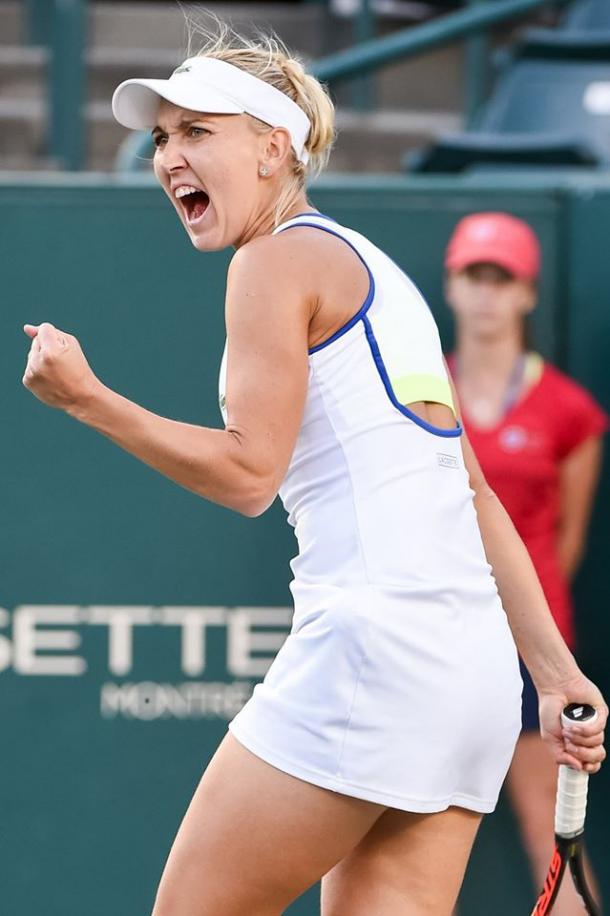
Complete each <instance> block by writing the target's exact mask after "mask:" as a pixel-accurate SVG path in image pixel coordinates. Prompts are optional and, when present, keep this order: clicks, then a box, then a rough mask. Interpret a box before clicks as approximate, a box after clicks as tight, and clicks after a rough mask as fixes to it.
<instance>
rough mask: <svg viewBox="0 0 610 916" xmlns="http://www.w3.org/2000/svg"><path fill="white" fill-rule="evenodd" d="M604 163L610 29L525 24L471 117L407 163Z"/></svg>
mask: <svg viewBox="0 0 610 916" xmlns="http://www.w3.org/2000/svg"><path fill="white" fill-rule="evenodd" d="M486 162H493V163H495V162H502V163H505V164H508V163H514V164H515V165H528V164H531V165H540V164H543V163H544V162H547V163H548V164H549V165H555V166H557V165H565V166H588V167H591V166H599V167H606V168H608V167H610V35H609V36H608V37H606V36H604V35H597V36H591V35H590V34H589V36H588V38H587V40H585V38H584V37H583V35H582V33H578V34H577V35H576V36H575V35H574V34H573V33H568V32H564V33H561V35H560V34H559V33H557V32H550V31H548V30H535V31H531V32H530V33H529V34H528V35H527V36H526V39H525V41H524V42H523V43H522V44H521V45H520V46H519V47H518V48H517V50H516V51H515V54H514V55H513V57H512V58H511V61H510V63H509V64H507V65H506V66H505V67H504V70H503V74H502V76H501V78H500V81H499V83H498V85H497V87H496V90H495V92H494V94H493V96H492V98H491V99H490V101H489V102H488V104H487V105H486V107H485V109H484V111H483V112H482V115H481V117H480V118H479V120H478V123H477V124H476V129H475V130H473V131H470V132H467V133H460V134H454V135H450V136H447V137H442V138H440V139H439V140H438V141H436V143H435V144H433V145H432V146H431V147H428V148H427V149H425V150H423V151H418V152H417V153H416V154H415V155H413V156H411V157H410V158H409V159H408V161H407V162H406V163H405V165H406V167H407V168H409V169H410V170H412V171H453V172H459V171H462V170H464V169H467V168H470V167H471V166H472V165H473V164H475V163H486Z"/></svg>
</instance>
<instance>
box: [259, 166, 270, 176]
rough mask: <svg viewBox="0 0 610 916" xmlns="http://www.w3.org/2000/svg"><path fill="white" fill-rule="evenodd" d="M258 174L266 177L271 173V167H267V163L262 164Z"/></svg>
mask: <svg viewBox="0 0 610 916" xmlns="http://www.w3.org/2000/svg"><path fill="white" fill-rule="evenodd" d="M258 174H259V175H260V176H261V177H262V178H266V177H267V175H268V174H269V169H268V168H267V166H266V165H261V166H260V168H259V170H258Z"/></svg>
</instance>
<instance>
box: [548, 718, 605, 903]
mask: <svg viewBox="0 0 610 916" xmlns="http://www.w3.org/2000/svg"><path fill="white" fill-rule="evenodd" d="M596 716H597V712H596V711H595V709H594V708H593V707H592V706H588V705H586V704H581V705H579V704H578V703H570V705H569V706H566V707H565V709H564V711H563V713H562V716H561V720H562V722H563V723H564V725H568V724H570V723H572V722H592V721H593V720H594V719H595V718H596ZM588 782H589V774H588V773H586V772H585V771H584V770H574V769H572V767H569V766H565V765H564V764H562V765H561V766H560V767H559V778H558V780H557V801H556V803H555V850H554V852H553V857H552V859H551V864H550V865H549V870H548V874H547V876H546V880H545V882H544V887H543V888H542V891H541V892H540V896H539V897H538V900H537V902H536V906H535V907H534V909H533V910H532V916H546V914H548V913H550V912H551V910H552V908H553V904H554V903H555V899H556V897H557V893H558V891H559V886H560V884H561V879H562V878H563V875H564V872H565V869H566V865H568V864H569V866H570V871H571V873H572V878H573V880H574V886H575V887H576V890H577V892H578V894H579V895H580V898H581V900H582V902H583V905H584V908H585V912H586V913H589V914H590V916H600V914H601V910H600V909H599V907H598V906H597V904H596V903H595V901H594V899H593V897H592V895H591V891H590V890H589V888H588V887H587V884H586V881H585V871H584V866H583V836H584V832H585V814H586V811H587V784H588Z"/></svg>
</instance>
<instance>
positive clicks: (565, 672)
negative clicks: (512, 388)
mask: <svg viewBox="0 0 610 916" xmlns="http://www.w3.org/2000/svg"><path fill="white" fill-rule="evenodd" d="M453 396H454V398H455V401H454V403H455V404H458V399H457V394H456V392H455V389H454V391H453ZM463 450H464V461H465V465H466V468H467V471H468V474H469V477H470V485H471V487H472V489H473V491H474V494H475V495H474V504H475V509H476V512H477V519H478V523H479V528H480V531H481V537H482V540H483V545H484V547H485V553H486V556H487V559H488V561H489V563H490V565H491V567H492V570H493V573H494V577H495V580H496V583H497V586H498V592H499V594H500V598H501V599H502V605H503V607H504V610H505V611H506V616H507V618H508V623H509V626H510V628H511V631H512V634H513V637H514V639H515V643H516V644H517V648H518V650H519V653H520V655H521V657H522V658H523V660H524V662H525V664H526V666H527V668H528V670H529V672H530V674H531V676H532V679H533V681H534V683H535V685H536V689H537V691H538V695H539V698H540V712H541V729H542V734H543V737H544V738H545V739H546V740H547V742H548V743H549V745H550V747H551V749H552V751H553V754H554V756H555V759H556V760H557V762H558V763H567V764H569V765H571V766H577V767H581V766H582V765H584V766H585V767H586V769H587V770H588V771H589V772H595V771H597V770H598V769H599V767H600V764H601V761H602V760H603V759H604V758H605V751H604V748H603V745H602V742H603V729H604V727H605V723H606V718H607V714H608V709H607V706H606V704H605V702H604V699H603V697H602V695H601V693H600V691H599V690H598V689H597V687H596V686H595V685H594V684H593V683H592V682H591V681H589V680H588V679H587V678H586V677H585V676H584V675H583V674H582V672H581V671H580V669H579V668H578V666H577V664H576V662H575V661H574V658H573V656H572V654H571V652H570V651H569V649H568V648H567V646H566V644H565V643H564V641H563V639H562V637H561V635H560V633H559V630H558V629H557V626H556V624H555V621H554V620H553V618H552V616H551V612H550V610H549V607H548V604H547V601H546V598H545V596H544V592H543V591H542V587H541V585H540V582H539V581H538V577H537V575H536V572H535V570H534V566H533V564H532V561H531V559H530V557H529V554H528V552H527V549H526V548H525V546H524V544H523V541H522V540H521V538H520V537H519V535H518V534H517V531H516V530H515V527H514V525H513V523H512V522H511V520H510V518H509V516H508V514H507V512H506V510H505V509H504V507H503V506H502V504H501V502H500V500H499V499H498V497H497V496H496V494H495V493H494V492H493V490H492V489H491V488H490V487H489V485H488V484H487V482H486V480H485V477H484V475H483V472H482V470H481V467H480V465H479V462H478V461H477V458H476V456H475V454H474V452H473V450H472V447H471V445H470V443H469V442H468V439H467V437H466V436H465V435H464V436H463ZM570 702H575V703H591V705H593V706H595V707H596V708H597V709H598V713H599V717H598V720H597V722H596V724H595V725H593V726H588V727H587V726H580V727H579V728H577V729H575V730H574V731H573V733H572V737H571V738H570V740H569V741H567V740H566V738H565V735H564V734H562V728H561V723H560V715H561V710H562V708H563V707H564V706H565V705H566V704H567V703H570Z"/></svg>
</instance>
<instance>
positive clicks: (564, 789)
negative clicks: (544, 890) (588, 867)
mask: <svg viewBox="0 0 610 916" xmlns="http://www.w3.org/2000/svg"><path fill="white" fill-rule="evenodd" d="M575 713H576V714H575ZM596 718H597V712H596V711H595V709H594V708H593V707H592V706H584V707H583V706H581V707H579V706H578V705H577V704H571V705H570V706H567V707H566V709H565V710H564V712H563V714H562V716H561V721H562V723H563V724H564V725H569V724H574V722H593V721H594V720H595V719H596ZM588 785H589V774H588V773H586V772H585V771H584V770H575V769H573V768H572V767H569V766H566V765H565V764H561V766H560V767H559V779H558V781H557V801H556V804H555V833H556V834H557V836H560V837H564V838H565V839H572V837H575V836H578V834H579V833H582V832H583V830H584V827H585V815H586V812H587V789H588Z"/></svg>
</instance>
